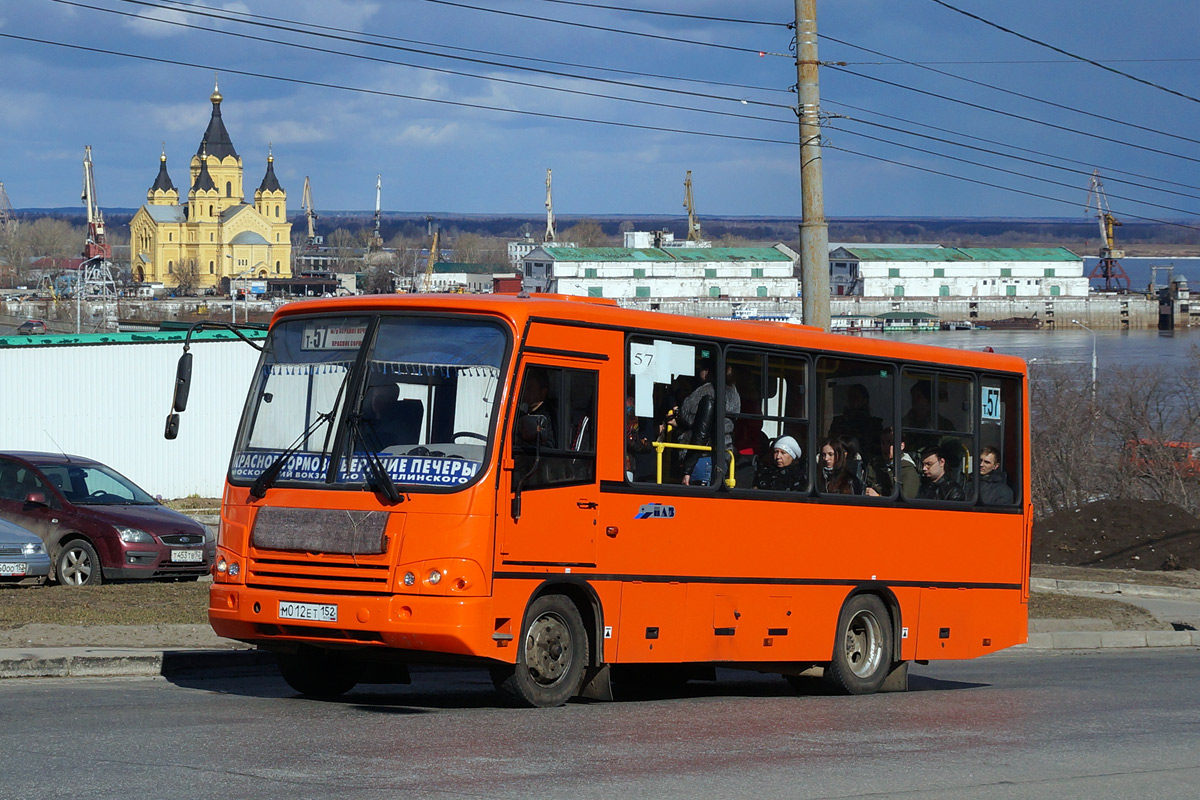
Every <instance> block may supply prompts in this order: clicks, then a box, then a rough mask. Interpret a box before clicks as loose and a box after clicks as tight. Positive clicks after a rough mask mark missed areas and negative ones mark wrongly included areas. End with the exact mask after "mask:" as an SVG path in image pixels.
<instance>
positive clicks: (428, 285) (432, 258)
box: [421, 217, 442, 292]
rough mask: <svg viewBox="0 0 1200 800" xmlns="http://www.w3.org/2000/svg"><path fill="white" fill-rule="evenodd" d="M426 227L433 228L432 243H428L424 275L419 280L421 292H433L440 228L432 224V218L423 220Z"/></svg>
mask: <svg viewBox="0 0 1200 800" xmlns="http://www.w3.org/2000/svg"><path fill="white" fill-rule="evenodd" d="M425 224H426V226H427V227H428V226H431V227H432V228H433V241H431V242H430V243H429V259H428V260H427V261H426V262H425V275H424V277H423V278H422V279H421V291H422V292H432V291H433V265H434V264H436V263H437V260H438V240H439V239H440V238H441V233H442V226H441V225H434V224H433V217H426V218H425Z"/></svg>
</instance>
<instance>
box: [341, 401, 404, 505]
mask: <svg viewBox="0 0 1200 800" xmlns="http://www.w3.org/2000/svg"><path fill="white" fill-rule="evenodd" d="M362 420H363V416H362V414H352V415H351V416H350V444H351V448H350V450H351V453H352V454H353V451H354V447H353V445H354V443H355V442H358V443H359V444H361V445H362V446H363V456H365V457H366V459H367V465H368V466H369V467H370V468H371V477H373V478H374V479H375V481H374V483H373V484H372V485H373V486H374V487H375V488H376V489H377V490H378V491H379V492H381V493H382V494H383V496H384V497H386V498H387V499H388V500H389V501H390V502H391V503H393V504H395V503H403V502H404V495H402V494H400V490H399V489H397V488H396V482H395V481H394V480H392V476H391V475H389V474H388V471H387V467H385V466H384V465H383V461H382V460H381V459H380V458H379V454H378V453H376V452H375V451H374V450H372V449H371V446H370V445H369V444H368V443H367V441H366V439H364V438H363V433H362Z"/></svg>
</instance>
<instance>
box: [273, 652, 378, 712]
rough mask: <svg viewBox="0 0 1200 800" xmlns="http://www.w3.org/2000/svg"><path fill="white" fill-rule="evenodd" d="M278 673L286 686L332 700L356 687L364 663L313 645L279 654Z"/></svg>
mask: <svg viewBox="0 0 1200 800" xmlns="http://www.w3.org/2000/svg"><path fill="white" fill-rule="evenodd" d="M276 659H277V660H278V662H279V673H280V674H281V675H282V676H283V679H284V680H285V681H287V685H288V686H290V687H292V688H293V689H295V690H296V691H297V692H299V693H300V694H303V695H307V696H309V697H317V698H321V699H326V700H327V699H332V698H334V697H341V696H342V695H344V694H345V693H346V692H348V691H350V690H351V689H353V688H354V687H355V686H356V685H357V684H358V682H359V680H360V679H361V678H362V674H363V665H362V664H361V663H359V662H356V661H351V660H350V659H348V658H346V657H345V656H343V655H340V654H337V653H331V652H329V651H328V650H318V649H316V648H313V647H301V648H300V649H299V650H297V651H296V652H295V653H279V654H278V655H277V656H276Z"/></svg>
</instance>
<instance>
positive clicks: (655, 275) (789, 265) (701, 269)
mask: <svg viewBox="0 0 1200 800" xmlns="http://www.w3.org/2000/svg"><path fill="white" fill-rule="evenodd" d="M797 258H798V255H797V254H796V252H795V251H793V250H792V249H791V248H789V247H787V246H785V245H783V244H776V245H775V246H774V247H670V248H663V247H641V248H626V247H558V246H554V245H542V246H541V247H538V248H535V249H534V250H533V251H531V252H530V253H529V254H528V255H526V256H525V258H524V259H523V260H522V267H523V273H524V276H525V288H526V289H527V290H528V291H531V292H556V293H559V294H575V295H584V296H587V297H608V298H613V299H616V300H637V299H645V300H655V299H669V300H679V299H693V298H696V299H698V298H795V297H796V295H797V294H798V292H799V281H798V280H797V278H796V276H795V274H794V267H793V265H794V263H795V261H796V259H797Z"/></svg>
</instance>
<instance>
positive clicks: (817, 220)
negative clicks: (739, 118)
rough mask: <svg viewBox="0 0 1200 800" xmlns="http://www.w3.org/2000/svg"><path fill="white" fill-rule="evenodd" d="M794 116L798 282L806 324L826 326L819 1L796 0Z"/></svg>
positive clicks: (826, 250) (826, 239)
mask: <svg viewBox="0 0 1200 800" xmlns="http://www.w3.org/2000/svg"><path fill="white" fill-rule="evenodd" d="M796 97H797V101H798V103H799V104H798V105H797V107H796V114H797V116H799V118H800V196H801V222H800V286H801V291H802V292H803V295H804V296H803V301H802V304H801V311H802V313H803V316H804V324H805V325H813V326H815V327H818V328H822V329H824V330H829V226H828V225H827V224H826V222H825V190H824V186H823V184H822V180H821V119H820V109H821V92H820V81H819V78H818V65H817V0H796Z"/></svg>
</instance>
